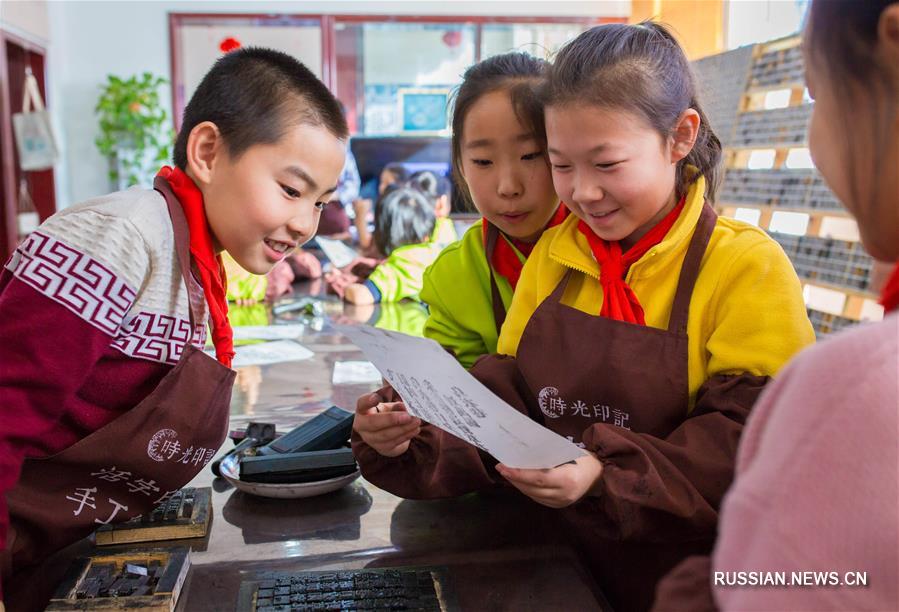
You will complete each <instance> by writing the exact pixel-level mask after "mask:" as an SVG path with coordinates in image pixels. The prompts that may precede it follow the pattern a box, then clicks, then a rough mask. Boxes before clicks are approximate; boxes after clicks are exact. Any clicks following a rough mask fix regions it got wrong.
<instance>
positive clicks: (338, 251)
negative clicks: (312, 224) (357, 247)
mask: <svg viewBox="0 0 899 612" xmlns="http://www.w3.org/2000/svg"><path fill="white" fill-rule="evenodd" d="M315 240H316V242H318V246H319V248H321V250H322V252H323V253H324V254H325V257H327V258H328V260H329V261H330V262H331V263H332V264H334V266H335V267H337V268H342V267H344V266H347V265H349V264H350V262H352V261H353V260H354V259H356V257H358V256H359V253H357V252H356V251H354V250H353V249H351V248H350V247H348V246H347V245H345V244H344V243H342V242H341V241H340V240H334V239H333V238H325V237H324V236H316V237H315Z"/></svg>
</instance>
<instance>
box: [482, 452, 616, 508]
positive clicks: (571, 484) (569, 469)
mask: <svg viewBox="0 0 899 612" xmlns="http://www.w3.org/2000/svg"><path fill="white" fill-rule="evenodd" d="M602 469H603V468H602V463H600V461H599V459H597V458H596V455H594V454H593V453H589V454H587V455H585V456H583V457H581V458H580V459H578V460H577V461H575V462H574V463H566V464H564V465H560V466H558V467H554V468H551V469H547V470H523V469H518V468H510V467H506V466H505V465H503V464H502V463H500V464H498V465H497V466H496V471H497V472H499V473H500V475H501V476H502V477H503V478H505V479H506V480H508V481H509V482H510V483H512V486H514V487H515V488H516V489H518V490H519V491H521V492H522V493H524V494H525V495H527V496H528V497H530V498H531V499H533V500H534V501H535V502H537V503H538V504H543V505H544V506H549V507H550V508H565V507H566V506H570V505H571V504H573V503H575V502H576V501H578V500H579V499H581V498H582V497H584V496H585V495H586V494H587V493H588V492H589V491H590V489H592V488H593V485H595V484H596V483H597V482H598V481H599V479H600V478H601V477H602Z"/></svg>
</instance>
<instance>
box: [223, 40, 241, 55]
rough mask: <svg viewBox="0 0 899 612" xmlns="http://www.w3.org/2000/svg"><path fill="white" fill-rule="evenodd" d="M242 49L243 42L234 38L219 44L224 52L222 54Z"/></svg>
mask: <svg viewBox="0 0 899 612" xmlns="http://www.w3.org/2000/svg"><path fill="white" fill-rule="evenodd" d="M240 47H241V42H240V41H239V40H237V39H236V38H234V37H232V36H229V37H227V38H225V39H223V40H222V42H220V43H219V49H221V50H222V53H229V52H231V51H234V50H235V49H240Z"/></svg>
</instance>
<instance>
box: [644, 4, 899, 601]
mask: <svg viewBox="0 0 899 612" xmlns="http://www.w3.org/2000/svg"><path fill="white" fill-rule="evenodd" d="M803 50H804V54H805V65H806V80H807V82H808V87H809V94H810V95H811V96H812V97H813V98H814V99H815V106H814V111H813V113H812V119H811V123H810V124H809V148H810V149H811V153H812V157H813V158H814V161H815V165H816V166H817V167H818V169H819V170H820V172H821V174H822V175H823V176H824V179H825V180H826V181H827V183H828V185H829V186H830V188H831V189H832V190H833V192H834V193H835V194H836V195H837V197H839V198H840V200H841V201H842V202H843V203H844V205H845V206H846V208H847V209H848V210H849V212H850V213H852V215H853V216H855V218H856V219H857V221H858V226H859V232H860V235H861V240H862V243H863V244H864V246H865V249H866V250H867V251H868V252H869V253H870V254H871V256H872V257H874V258H875V259H876V260H879V261H881V262H884V263H887V264H890V265H891V266H892V267H893V270H892V275H891V276H890V278H889V280H888V281H887V283H886V284H885V286H884V288H883V291H882V299H881V303H882V304H883V306H884V309H885V316H884V319H883V321H882V322H879V323H874V324H868V325H862V326H860V327H857V328H855V329H852V330H849V331H846V332H844V333H842V334H838V335H837V336H835V337H833V338H830V339H828V340H826V341H824V342H821V343H820V344H818V345H816V346H815V347H813V348H810V349H807V350H806V351H804V352H803V353H801V354H800V355H799V356H798V357H797V358H796V359H795V360H794V361H793V363H792V364H790V365H789V366H788V367H787V368H786V369H784V370H783V372H782V373H781V374H780V376H779V377H778V379H777V381H775V383H774V384H773V385H771V386H769V387H768V389H767V390H766V391H765V392H764V394H763V395H762V396H761V398H760V399H759V402H758V404H757V405H756V406H755V408H754V410H753V412H752V417H751V418H750V420H749V424H748V426H747V428H746V430H745V433H744V435H743V439H742V441H741V445H740V450H739V454H738V458H737V468H736V479H735V481H734V484H733V486H732V488H731V490H730V491H729V492H728V494H727V496H726V498H725V499H724V503H723V510H722V513H721V522H720V526H719V536H718V541H717V544H716V546H715V550H714V553H713V555H712V556H711V558H709V557H691V558H689V559H687V560H686V561H684V562H683V563H682V564H681V565H679V566H678V567H677V568H675V569H674V570H673V571H672V572H671V573H670V574H669V575H668V576H667V577H666V578H665V579H664V580H663V581H662V582H661V583H660V584H659V587H658V588H657V591H656V601H655V609H657V610H691V611H692V610H707V609H722V610H791V611H798V610H816V611H819V610H899V484H897V482H899V469H897V465H899V452H897V448H899V417H897V415H899V313H897V310H899V266H897V261H899V1H896V0H866V1H864V2H859V1H858V0H815V1H814V3H813V4H812V7H811V11H810V16H809V21H808V25H807V26H806V30H805V33H804V36H803Z"/></svg>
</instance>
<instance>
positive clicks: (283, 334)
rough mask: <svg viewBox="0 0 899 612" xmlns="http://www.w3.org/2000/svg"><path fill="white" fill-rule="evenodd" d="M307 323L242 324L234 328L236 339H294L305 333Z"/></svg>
mask: <svg viewBox="0 0 899 612" xmlns="http://www.w3.org/2000/svg"><path fill="white" fill-rule="evenodd" d="M305 330H306V326H305V325H242V326H238V327H235V328H234V339H235V340H293V339H294V338H299V337H300V336H302V335H303V332H304V331H305Z"/></svg>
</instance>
